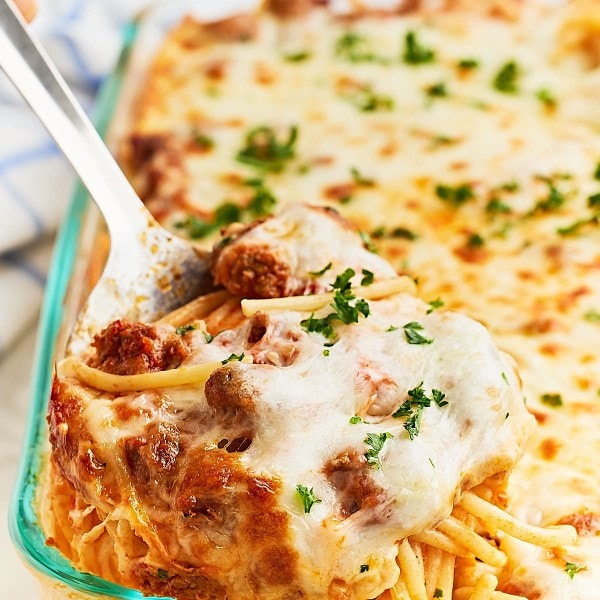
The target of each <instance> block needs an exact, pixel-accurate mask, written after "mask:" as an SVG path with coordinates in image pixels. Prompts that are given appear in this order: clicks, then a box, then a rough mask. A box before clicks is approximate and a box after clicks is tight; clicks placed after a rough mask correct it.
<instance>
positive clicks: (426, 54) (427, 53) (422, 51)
mask: <svg viewBox="0 0 600 600" xmlns="http://www.w3.org/2000/svg"><path fill="white" fill-rule="evenodd" d="M402 59H403V60H404V62H405V63H406V64H408V65H422V64H425V63H430V62H433V61H434V60H435V52H434V51H433V50H432V49H431V48H427V47H426V46H424V45H423V44H421V42H419V40H418V39H417V34H416V33H415V32H414V31H407V32H406V35H405V36H404V54H403V55H402Z"/></svg>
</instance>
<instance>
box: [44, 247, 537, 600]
mask: <svg viewBox="0 0 600 600" xmlns="http://www.w3.org/2000/svg"><path fill="white" fill-rule="evenodd" d="M353 243H354V244H355V246H354V248H353V250H354V251H356V250H357V249H359V248H361V241H360V238H359V237H358V235H355V236H354V242H353ZM329 260H330V257H328V256H323V260H322V262H323V263H324V264H327V263H328V262H329ZM360 266H361V265H355V267H356V268H360ZM356 268H348V269H346V270H344V271H342V272H341V273H340V272H338V273H337V274H335V275H330V279H329V284H328V286H326V287H327V288H328V289H329V290H330V294H329V296H326V297H324V300H323V306H322V307H320V308H316V309H315V310H314V311H313V312H311V313H307V312H300V311H298V310H294V309H293V308H290V309H289V310H280V309H276V308H275V309H274V308H273V305H272V304H271V302H272V301H271V300H263V301H261V302H263V304H262V305H261V306H260V307H259V308H261V309H260V310H258V311H256V312H255V313H254V315H253V316H251V317H250V318H245V319H243V318H241V317H240V315H239V313H238V314H237V315H236V316H235V318H233V319H232V320H231V323H235V325H233V326H231V327H228V328H225V329H223V330H222V329H221V327H222V324H223V322H224V321H223V315H222V314H219V315H218V318H213V315H211V314H209V315H205V318H204V319H203V320H202V321H200V320H198V321H193V322H191V323H190V324H189V326H186V327H178V328H175V327H173V326H172V325H168V324H165V325H149V324H146V325H143V326H141V325H139V324H135V325H134V324H127V323H123V322H119V323H118V325H115V324H112V325H111V326H109V327H108V328H107V329H106V330H105V331H104V332H102V333H101V334H100V335H99V336H98V338H97V339H96V341H95V343H94V347H93V348H92V349H91V350H90V353H89V355H88V356H87V357H85V358H84V359H82V360H79V359H68V360H67V361H66V362H64V363H63V365H62V366H61V369H60V371H61V374H60V375H59V376H58V377H57V378H56V379H55V382H54V387H53V391H52V398H51V401H50V406H49V415H48V420H49V424H50V441H51V443H52V468H53V469H54V476H53V477H52V478H51V483H50V484H49V485H50V486H51V487H52V488H53V491H52V495H53V498H54V499H53V500H52V503H53V505H54V506H53V511H52V514H53V517H52V521H53V522H52V524H51V526H50V530H51V531H50V534H51V536H52V539H53V541H54V543H56V544H57V545H58V546H59V548H61V550H63V552H65V553H66V554H67V555H68V556H69V557H70V558H71V559H72V560H73V561H74V562H75V564H76V565H77V566H78V567H79V568H81V569H84V570H87V571H92V572H94V573H98V574H100V575H102V576H105V577H107V578H109V579H112V580H115V581H117V582H119V583H122V584H125V585H127V586H132V587H136V588H138V589H141V590H143V591H145V592H150V593H155V594H160V595H169V596H173V597H175V598H181V599H197V600H200V599H205V598H215V599H225V598H236V599H237V600H251V599H252V600H258V599H267V598H269V599H270V598H286V599H292V598H294V599H296V598H298V599H299V598H303V599H305V600H312V599H315V600H316V599H328V598H329V599H357V600H359V599H360V600H364V598H374V597H377V596H378V595H379V594H381V593H382V592H384V591H385V590H387V589H389V588H391V587H392V586H394V585H396V584H397V581H398V577H399V568H398V563H397V558H398V560H400V563H401V565H403V569H402V571H403V577H405V578H406V577H408V578H409V579H410V577H411V569H412V567H411V565H412V564H413V562H414V561H413V562H411V560H412V559H414V560H415V561H417V562H416V563H414V564H416V565H417V567H415V568H418V557H417V556H416V555H414V554H411V550H410V549H411V547H410V543H409V542H408V541H407V540H411V539H422V540H425V542H427V540H429V541H431V543H433V541H435V540H433V538H435V536H436V535H437V536H438V538H437V539H438V545H439V544H441V547H444V548H445V551H446V552H447V553H451V552H452V551H453V550H452V548H455V547H456V544H455V545H454V546H452V543H453V542H452V540H453V539H455V538H457V535H458V537H460V535H459V534H457V533H456V532H455V531H453V530H452V526H453V523H454V522H453V521H452V519H454V517H450V520H448V517H449V515H450V514H451V513H452V511H453V509H454V505H455V504H456V503H457V502H459V501H460V500H461V498H462V496H463V493H464V492H465V491H467V490H470V489H471V488H473V487H475V486H477V485H479V484H481V483H482V482H485V481H489V480H490V478H493V477H494V476H495V475H498V474H502V473H504V472H506V471H509V470H510V469H511V468H512V467H513V465H514V464H515V462H516V461H517V460H518V459H519V457H520V455H521V452H522V448H523V443H524V441H525V439H526V436H527V432H528V430H529V428H530V426H531V424H532V417H531V416H530V415H529V414H528V412H527V410H526V408H525V406H524V403H523V398H522V393H521V389H520V382H519V379H518V376H517V374H516V372H515V369H514V366H513V362H512V361H511V360H510V359H509V358H508V357H507V356H506V355H505V354H503V353H502V352H500V351H499V350H498V349H497V348H496V347H495V346H494V344H493V341H492V339H491V338H490V335H489V333H488V332H487V330H486V329H485V328H484V327H483V326H482V325H481V324H479V323H477V322H475V321H474V320H472V319H469V318H468V317H466V316H463V315H460V314H458V313H455V312H450V311H441V310H438V311H432V310H431V307H430V306H429V305H428V304H426V303H424V302H422V301H421V300H419V299H417V298H415V297H414V296H412V295H410V294H407V293H397V294H392V295H390V296H388V297H385V298H379V299H365V296H366V297H368V296H369V292H368V289H369V286H370V285H371V277H370V275H369V274H368V273H369V269H365V271H366V272H367V274H366V275H363V276H362V279H361V278H358V279H357V278H356V277H355V275H356V273H357V270H356ZM324 276H325V275H323V277H324ZM352 283H354V285H352ZM373 285H375V284H373ZM218 310H219V309H217V312H218ZM232 310H238V311H239V308H238V309H232ZM216 323H218V324H219V325H218V328H217V327H216V326H215V324H216ZM180 342H181V343H180ZM173 348H175V349H177V352H175V354H176V359H177V360H175V361H173V351H172V349H173ZM181 348H185V351H180V350H181ZM111 352H114V356H112V355H111ZM128 352H135V353H137V355H136V357H135V360H134V357H132V356H128ZM144 352H146V353H147V354H148V356H139V354H140V353H141V354H144ZM100 353H101V354H102V355H101V356H100V355H99V354H100ZM119 363H120V364H123V365H126V366H127V367H126V368H122V369H117V368H114V365H115V364H119ZM106 365H110V366H111V368H110V369H109V368H107V367H106ZM149 365H151V367H150V366H149ZM108 390H110V391H108ZM475 509H477V505H476V506H475ZM441 523H444V524H445V526H441V525H440V524H441ZM454 525H455V526H456V524H454ZM438 526H440V527H441V529H440V530H439V531H438V530H436V529H435V528H436V527H438ZM459 529H460V526H459ZM428 535H429V537H428ZM473 535H474V536H475V533H473ZM418 536H424V537H422V538H419V537H418ZM432 536H433V537H432ZM476 537H477V536H476ZM479 539H481V540H482V538H479ZM432 540H433V541H432ZM439 540H442V541H441V542H440V541H439ZM444 540H445V541H444ZM399 542H401V543H400V546H399ZM469 543H470V542H469V541H468V540H467V541H464V540H463V542H462V544H463V545H461V546H460V548H461V550H460V552H461V553H462V555H468V554H469V552H470V551H471V552H472V554H473V555H475V556H477V557H479V558H481V559H482V560H484V561H487V562H488V563H489V564H492V565H495V566H501V564H502V561H503V555H501V553H500V552H499V551H498V550H497V549H496V548H495V547H494V546H492V545H490V544H487V542H485V541H482V542H481V544H483V546H482V545H481V544H480V546H476V544H475V546H473V547H472V548H471V550H470V549H469V548H470V547H469ZM444 544H446V546H444ZM465 544H466V546H465ZM399 547H400V555H399ZM402 561H404V563H403V562H402ZM413 579H414V573H413ZM421 579H422V575H421ZM408 585H411V584H410V581H409V582H408ZM423 585H424V584H423ZM423 589H424V588H423Z"/></svg>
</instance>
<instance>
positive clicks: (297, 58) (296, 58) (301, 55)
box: [283, 50, 312, 63]
mask: <svg viewBox="0 0 600 600" xmlns="http://www.w3.org/2000/svg"><path fill="white" fill-rule="evenodd" d="M311 56H312V54H311V53H310V52H309V51H308V50H300V51H298V52H290V53H289V54H284V55H283V60H285V61H287V62H292V63H299V62H304V61H305V60H308V59H309V58H310V57H311Z"/></svg>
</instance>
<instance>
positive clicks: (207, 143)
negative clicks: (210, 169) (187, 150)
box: [193, 132, 215, 151]
mask: <svg viewBox="0 0 600 600" xmlns="http://www.w3.org/2000/svg"><path fill="white" fill-rule="evenodd" d="M193 140H194V144H196V146H198V148H200V149H201V150H204V151H208V150H212V148H214V146H215V141H214V140H213V139H212V138H211V137H209V136H208V135H206V134H204V133H200V132H195V133H194V134H193Z"/></svg>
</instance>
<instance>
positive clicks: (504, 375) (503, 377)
mask: <svg viewBox="0 0 600 600" xmlns="http://www.w3.org/2000/svg"><path fill="white" fill-rule="evenodd" d="M500 376H501V377H502V379H504V381H505V382H506V384H507V385H508V377H507V376H506V373H505V372H504V371H502V373H500Z"/></svg>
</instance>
